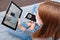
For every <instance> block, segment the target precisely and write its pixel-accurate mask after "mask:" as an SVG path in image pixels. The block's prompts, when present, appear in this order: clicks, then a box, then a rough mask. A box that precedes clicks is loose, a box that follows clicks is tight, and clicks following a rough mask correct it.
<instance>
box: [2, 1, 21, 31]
mask: <svg viewBox="0 0 60 40" xmlns="http://www.w3.org/2000/svg"><path fill="white" fill-rule="evenodd" d="M21 14H22V9H21V8H20V7H19V6H17V5H16V4H15V3H14V2H13V1H11V2H10V5H9V7H8V9H7V11H6V15H5V17H4V18H3V21H2V24H3V25H5V26H7V27H9V28H11V29H13V30H16V28H17V24H18V18H20V17H21Z"/></svg>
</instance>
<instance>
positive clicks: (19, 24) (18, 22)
mask: <svg viewBox="0 0 60 40" xmlns="http://www.w3.org/2000/svg"><path fill="white" fill-rule="evenodd" d="M19 26H20V19H18V27H19Z"/></svg>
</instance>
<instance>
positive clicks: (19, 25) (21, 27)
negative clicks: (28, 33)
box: [18, 19, 26, 31]
mask: <svg viewBox="0 0 60 40" xmlns="http://www.w3.org/2000/svg"><path fill="white" fill-rule="evenodd" d="M18 28H19V29H20V30H22V31H25V30H26V28H24V27H23V26H21V24H20V19H18Z"/></svg>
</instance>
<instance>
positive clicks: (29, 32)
mask: <svg viewBox="0 0 60 40" xmlns="http://www.w3.org/2000/svg"><path fill="white" fill-rule="evenodd" d="M39 28H40V26H39V25H38V24H36V26H35V28H34V29H33V30H30V29H26V30H25V31H24V33H26V34H27V35H32V34H33V33H34V32H36V31H37V30H38V29H39Z"/></svg>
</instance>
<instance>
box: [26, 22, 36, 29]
mask: <svg viewBox="0 0 60 40" xmlns="http://www.w3.org/2000/svg"><path fill="white" fill-rule="evenodd" d="M27 24H28V26H29V29H30V30H33V29H34V28H35V25H36V24H35V23H34V22H31V21H29V22H28V23H27Z"/></svg>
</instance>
